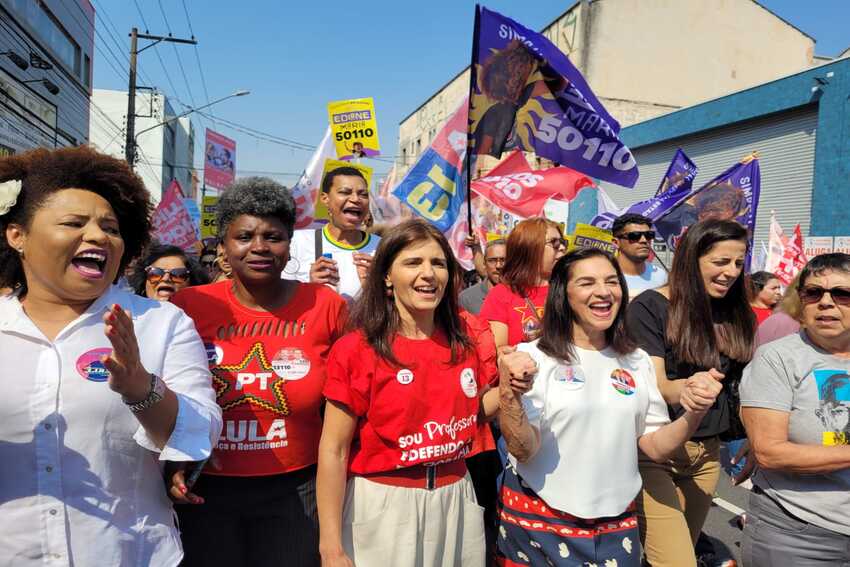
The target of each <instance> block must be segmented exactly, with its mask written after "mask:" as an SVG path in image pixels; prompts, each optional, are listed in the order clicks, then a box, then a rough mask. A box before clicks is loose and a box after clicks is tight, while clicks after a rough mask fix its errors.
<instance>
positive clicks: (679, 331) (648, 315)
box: [628, 220, 756, 567]
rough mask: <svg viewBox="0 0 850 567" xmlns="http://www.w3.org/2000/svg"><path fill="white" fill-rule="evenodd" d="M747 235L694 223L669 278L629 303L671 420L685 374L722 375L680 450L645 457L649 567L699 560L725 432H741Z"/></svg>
mask: <svg viewBox="0 0 850 567" xmlns="http://www.w3.org/2000/svg"><path fill="white" fill-rule="evenodd" d="M747 242H748V235H747V229H746V228H744V227H742V226H741V225H739V224H738V223H736V222H734V221H728V220H706V221H701V222H698V223H696V224H694V225H692V226H691V227H690V228H689V229H688V231H687V232H686V233H685V236H684V237H682V240H681V241H680V242H679V245H678V248H677V249H676V256H675V258H674V259H673V266H672V268H671V270H670V283H669V284H668V285H667V286H665V287H662V288H660V289H657V290H649V291H645V292H643V293H641V294H640V295H639V296H638V297H637V299H635V300H634V301H633V302H632V303H631V304H630V306H629V310H628V323H629V330H630V331H631V334H632V336H634V337H635V339H637V343H638V346H639V347H640V348H642V349H643V350H645V351H646V352H647V353H648V354H649V355H650V357H651V358H652V362H653V364H654V366H655V376H656V381H657V383H658V389H659V390H660V391H661V395H662V396H664V399H665V400H666V402H667V404H668V405H669V406H670V407H669V411H670V414H671V417H674V418H675V417H678V416H680V415H682V413H683V412H685V411H686V410H687V409H688V408H689V407H690V406H691V404H692V402H691V400H690V399H689V396H688V394H687V390H686V385H687V383H688V380H690V379H691V378H693V377H694V376H697V375H701V376H702V375H706V374H708V375H710V376H712V377H714V378H715V379H717V380H722V381H723V391H722V392H721V393H720V395H719V396H718V398H717V402H716V403H715V404H714V405H713V406H712V407H711V409H709V410H708V412H707V414H706V415H705V417H704V418H703V420H702V423H701V424H700V426H699V428H698V429H697V430H696V431H695V432H694V434H693V436H692V437H691V439H690V440H689V441H688V442H687V443H685V446H684V447H681V448H680V449H679V450H677V451H676V452H675V453H674V454H673V456H672V457H671V458H670V459H669V460H668V461H666V462H664V463H656V462H654V461H653V460H652V459H650V458H649V457H647V456H646V455H641V459H640V472H641V476H642V478H643V490H642V492H641V495H640V496H639V497H638V500H637V504H638V520H639V521H640V523H641V538H642V543H643V548H644V552H645V554H646V557H647V560H648V562H649V563H650V564H651V565H652V566H653V567H694V566H695V565H696V556H695V552H694V545H695V543H696V541H697V538H698V537H699V533H700V530H701V529H702V525H703V522H705V518H706V516H707V515H708V510H709V508H710V506H711V501H712V498H713V497H714V489H715V487H716V486H717V481H718V479H719V477H720V440H721V439H720V438H721V436H723V437H724V439H738V438H741V437H744V435H745V434H744V433H743V431H741V430H742V427H741V426H740V422H739V420H738V419H737V415H738V407H737V403H735V400H736V394H737V390H738V387H737V385H738V382H739V380H740V377H741V373H742V372H743V369H744V366H745V365H746V363H747V362H749V360H750V358H751V357H752V353H753V342H754V337H755V330H756V317H755V315H754V314H753V312H752V310H751V309H750V305H749V300H748V293H747V289H746V287H745V282H744V279H743V278H742V277H741V273H742V272H743V269H744V261H745V258H746V254H747Z"/></svg>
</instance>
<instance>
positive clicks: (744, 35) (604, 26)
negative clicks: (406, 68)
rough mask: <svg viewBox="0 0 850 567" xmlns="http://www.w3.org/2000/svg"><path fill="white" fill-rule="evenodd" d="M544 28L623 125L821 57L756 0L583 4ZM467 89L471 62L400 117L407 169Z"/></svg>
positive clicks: (587, 0) (599, 0)
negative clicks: (402, 117)
mask: <svg viewBox="0 0 850 567" xmlns="http://www.w3.org/2000/svg"><path fill="white" fill-rule="evenodd" d="M506 15H507V16H510V17H513V18H514V19H517V20H518V21H520V22H521V21H522V19H523V17H522V12H521V11H518V12H517V13H511V14H506ZM671 22H672V24H671ZM541 33H543V35H545V36H546V37H547V38H548V39H549V40H550V41H552V42H553V43H554V44H555V45H556V46H557V47H558V48H559V49H560V50H561V51H563V52H564V53H565V54H567V55H568V56H569V58H570V60H571V61H572V63H573V64H574V65H575V66H576V67H577V68H578V69H579V70H580V71H581V72H582V74H583V75H584V77H585V78H586V79H587V81H588V83H589V84H590V85H591V87H592V88H593V90H594V92H595V93H596V95H597V97H598V98H599V99H600V100H601V101H602V103H603V104H604V105H605V107H606V109H607V110H608V111H609V112H610V113H611V115H612V116H614V117H615V118H616V119H617V120H618V121H620V123H621V125H623V126H628V125H631V124H636V123H639V122H643V121H645V120H647V119H650V118H654V117H656V116H661V115H664V114H667V113H669V112H672V111H675V110H677V109H679V108H682V107H686V106H690V105H693V104H696V103H698V102H701V101H705V100H710V99H713V98H716V97H718V96H721V95H724V94H726V93H729V92H734V91H738V90H741V89H745V88H747V87H750V86H753V85H757V84H761V83H764V82H766V81H769V80H772V79H775V78H777V77H780V76H784V75H788V74H790V73H794V72H797V71H801V70H804V69H808V68H811V67H812V66H813V65H816V64H819V63H822V62H823V61H822V60H821V59H820V58H816V57H815V55H814V47H815V41H814V39H813V38H811V37H809V36H808V35H806V34H805V33H803V32H801V31H800V30H798V29H797V28H795V27H794V26H792V25H791V24H789V23H788V22H786V21H784V20H782V19H781V18H779V17H778V16H776V15H775V14H773V13H772V12H770V11H768V10H767V9H765V8H764V7H763V6H761V5H760V4H759V3H758V2H755V1H754V0H725V1H722V2H710V3H707V2H704V1H703V0H579V1H578V2H575V3H574V4H573V5H572V6H571V7H570V8H569V9H568V10H567V11H566V12H564V13H563V14H562V15H561V16H559V17H558V18H556V19H555V20H554V21H553V22H552V23H551V24H549V25H548V26H546V27H545V28H543V30H542V32H541ZM765 38H769V41H765ZM468 92H469V68H466V69H465V70H463V71H462V72H461V73H459V74H458V75H456V76H455V77H453V78H452V79H451V80H450V81H449V82H448V83H446V84H445V85H444V86H443V87H441V88H440V89H439V90H438V91H437V92H436V93H434V94H432V95H431V96H429V97H428V98H427V99H426V100H425V102H423V103H422V104H421V105H420V106H419V107H418V108H417V109H416V110H414V111H413V112H412V113H411V114H410V115H408V116H407V117H406V118H404V119H403V120H402V121H401V123H400V125H399V151H398V154H399V159H398V165H399V168H400V170H401V171H402V172H404V171H406V169H407V168H408V167H410V166H411V165H413V163H415V161H416V159H417V158H418V157H419V156H420V155H421V153H422V152H423V151H424V150H425V149H427V147H428V145H429V144H430V143H431V141H432V140H433V138H434V136H435V135H436V133H437V132H438V131H439V128H440V126H441V125H442V124H443V122H445V120H446V119H447V118H448V117H449V116H450V115H451V114H452V113H453V112H454V110H455V109H456V108H457V106H458V105H459V104H461V102H462V100H463V99H464V97H465V96H466V95H467V93H468Z"/></svg>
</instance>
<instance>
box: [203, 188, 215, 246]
mask: <svg viewBox="0 0 850 567" xmlns="http://www.w3.org/2000/svg"><path fill="white" fill-rule="evenodd" d="M217 211H218V197H215V196H212V197H207V196H204V202H203V203H201V239H202V240H203V239H204V238H212V237H215V236H218V224H217V221H216V212H217Z"/></svg>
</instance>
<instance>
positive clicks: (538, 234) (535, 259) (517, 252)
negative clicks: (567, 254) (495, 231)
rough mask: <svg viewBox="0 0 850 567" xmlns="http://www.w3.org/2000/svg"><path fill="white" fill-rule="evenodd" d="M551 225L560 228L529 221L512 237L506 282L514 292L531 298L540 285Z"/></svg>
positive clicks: (542, 221) (547, 222) (538, 220)
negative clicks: (531, 292) (534, 289)
mask: <svg viewBox="0 0 850 567" xmlns="http://www.w3.org/2000/svg"><path fill="white" fill-rule="evenodd" d="M550 226H553V227H555V228H558V225H557V224H556V223H554V222H552V221H550V220H549V219H544V218H534V219H526V220H524V221H522V222H520V223H518V224H517V225H516V226H515V227H514V229H513V230H512V231H511V233H510V234H509V235H508V241H507V250H506V252H505V267H504V268H502V281H503V282H504V283H505V285H507V286H508V287H509V288H511V291H513V292H514V293H517V294H519V295H527V294H528V292H529V290H530V289H531V288H532V287H534V286H536V285H537V280H538V279H539V278H540V268H541V265H542V264H543V252H544V250H545V247H546V231H547V230H549V227H550Z"/></svg>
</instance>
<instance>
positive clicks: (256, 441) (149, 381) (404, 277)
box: [0, 148, 850, 567]
mask: <svg viewBox="0 0 850 567" xmlns="http://www.w3.org/2000/svg"><path fill="white" fill-rule="evenodd" d="M0 185H2V186H3V191H0V211H2V214H0V230H2V237H0V286H2V287H3V288H5V289H6V291H7V294H6V297H5V298H4V299H3V300H2V301H0V355H3V356H4V357H5V360H6V361H7V372H6V376H5V379H4V380H3V387H4V391H5V392H4V396H2V397H0V462H2V463H4V464H3V466H2V467H0V531H2V533H3V534H4V542H3V544H2V545H0V563H3V564H15V565H36V564H43V563H44V562H45V561H47V560H52V561H56V562H57V564H69V565H129V564H134V565H178V564H181V565H187V566H194V565H199V566H209V565H227V566H239V565H245V566H248V565H251V566H264V565H269V566H271V565H296V566H319V565H322V566H324V567H350V566H367V567H368V566H373V565H383V564H388V563H389V564H391V565H393V566H402V567H406V566H410V567H418V566H455V565H458V566H484V565H505V566H513V565H534V566H537V565H541V566H542V565H600V566H602V565H605V566H606V567H609V566H614V565H616V566H620V567H623V566H628V565H632V566H638V565H641V564H642V562H645V563H644V564H648V565H652V566H656V567H660V566H671V567H688V566H697V565H722V564H725V565H728V564H729V563H722V562H721V561H720V560H719V559H717V558H716V557H714V554H713V551H712V549H711V547H710V544H709V543H707V541H706V540H705V538H703V537H701V530H702V527H703V524H704V522H705V520H706V516H707V514H708V510H709V507H710V505H711V501H712V498H713V495H714V491H715V488H716V486H717V483H718V480H719V477H720V475H721V474H722V471H724V470H725V471H726V472H727V473H728V474H730V475H731V476H732V477H733V479H734V482H735V483H737V484H746V485H747V486H751V487H752V489H751V495H750V505H749V508H748V510H747V513H746V516H745V517H742V518H740V523H741V525H742V527H743V529H744V543H743V549H742V554H743V558H744V561H745V564H746V565H748V566H749V565H752V566H756V567H760V566H772V565H837V564H843V563H845V562H848V561H850V551H848V549H850V548H849V547H848V541H850V540H848V537H850V512H848V510H850V506H848V504H850V490H849V489H850V256H848V255H845V254H837V253H836V254H825V255H822V256H818V257H815V258H813V259H812V260H811V261H809V263H808V264H807V265H806V266H805V268H803V270H802V272H801V273H800V274H799V275H798V277H797V279H796V280H795V281H794V282H792V283H791V285H789V286H787V287H785V289H783V288H782V286H781V284H780V282H779V280H778V279H777V278H776V277H775V276H773V275H772V274H770V273H767V272H757V273H754V274H745V265H746V263H747V258H748V255H749V253H750V251H749V250H748V233H747V230H746V229H745V228H743V227H741V226H740V225H739V224H737V223H736V222H734V221H724V220H710V219H709V220H703V221H701V222H698V223H696V224H694V225H693V226H691V227H690V229H689V230H688V231H687V233H685V235H684V236H683V238H682V239H681V241H680V242H679V244H678V247H677V250H676V254H675V257H674V259H673V263H672V265H671V266H670V270H669V273H668V272H667V270H665V269H663V268H661V267H659V266H658V265H657V264H656V263H655V262H653V258H652V242H653V240H654V239H655V232H654V229H653V226H652V222H651V221H650V220H649V219H647V218H644V217H641V216H639V215H624V216H622V217H621V218H619V219H617V220H616V221H615V222H614V225H613V229H612V233H613V237H614V243H615V244H616V246H617V249H618V253H617V254H616V255H612V254H610V253H608V252H605V251H600V250H597V249H574V250H567V242H566V240H565V238H564V234H563V227H562V226H560V225H558V224H557V223H555V222H553V221H551V220H548V219H545V218H532V219H527V220H523V221H521V222H519V224H517V225H516V227H514V228H513V229H512V230H511V232H510V233H509V234H507V235H501V236H500V237H499V238H496V239H493V240H489V241H488V242H484V243H480V242H478V240H477V239H476V238H474V237H470V238H469V239H468V240H467V244H468V245H469V246H470V247H471V248H472V249H473V256H474V257H475V265H476V269H475V270H474V271H472V272H469V273H464V271H463V270H462V269H461V267H460V265H459V263H458V261H457V259H456V258H455V256H454V254H453V252H452V250H451V247H450V245H449V243H448V241H447V240H446V238H445V237H444V236H443V234H442V233H441V232H439V231H438V230H437V229H436V228H435V227H433V226H432V225H430V224H428V223H426V222H424V221H421V220H408V221H405V222H403V223H401V224H399V225H397V226H394V227H385V228H384V229H383V230H382V231H380V232H381V235H380V236H379V235H378V234H377V233H375V232H371V231H369V230H367V229H366V225H367V224H368V222H367V221H368V216H369V192H368V189H367V184H366V180H365V179H364V178H363V176H362V174H361V173H360V172H359V171H358V170H357V169H356V168H349V167H342V168H338V169H337V170H334V171H332V172H330V173H329V174H328V175H327V176H326V177H325V180H324V182H323V185H322V187H321V192H320V199H321V200H322V202H323V203H324V205H325V206H326V207H327V210H328V215H329V222H328V223H327V224H326V225H324V226H323V227H321V228H317V229H304V230H294V225H295V214H296V211H295V203H294V201H293V199H292V197H291V195H290V194H289V192H288V191H287V190H286V189H285V188H283V187H282V186H280V185H279V184H278V183H276V182H274V181H272V180H270V179H266V178H260V177H252V178H244V179H240V180H237V181H236V182H235V183H234V184H233V185H232V186H231V187H229V188H228V189H227V190H226V191H225V192H224V193H223V195H222V197H221V200H220V202H219V205H218V212H217V214H218V219H217V220H218V230H219V237H218V239H217V240H216V241H215V242H208V243H206V245H205V246H204V247H203V249H201V250H197V251H192V252H187V251H184V250H182V249H180V248H176V247H173V246H168V245H162V244H158V243H151V242H150V232H151V225H150V212H151V204H150V200H149V196H148V194H147V192H146V191H145V189H144V188H143V186H142V185H141V182H140V181H139V179H138V178H137V177H136V176H135V175H133V174H132V172H131V171H130V170H129V169H128V168H127V166H126V165H125V164H124V163H123V162H120V161H118V160H115V159H113V158H109V157H106V156H103V155H101V154H98V153H96V152H94V151H93V150H90V149H87V148H74V149H62V150H55V151H49V150H34V151H31V152H27V153H24V154H21V155H17V156H12V157H9V158H4V159H2V160H0ZM173 509H176V515H177V517H178V518H179V528H178V523H177V522H175V520H174V516H173Z"/></svg>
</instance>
